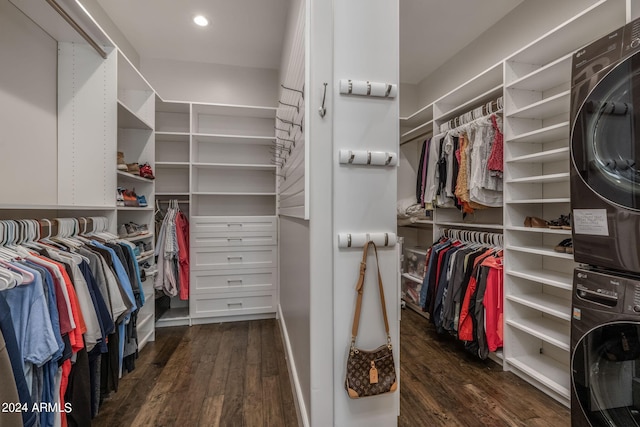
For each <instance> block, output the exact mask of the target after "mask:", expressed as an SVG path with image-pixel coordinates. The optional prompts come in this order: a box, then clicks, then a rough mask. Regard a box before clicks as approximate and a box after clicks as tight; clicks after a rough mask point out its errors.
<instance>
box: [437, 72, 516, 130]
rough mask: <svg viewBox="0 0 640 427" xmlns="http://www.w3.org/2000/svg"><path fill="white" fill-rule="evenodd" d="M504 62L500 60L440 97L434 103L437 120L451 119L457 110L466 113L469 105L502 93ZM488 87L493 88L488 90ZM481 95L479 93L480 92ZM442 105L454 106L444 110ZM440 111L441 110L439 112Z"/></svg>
mask: <svg viewBox="0 0 640 427" xmlns="http://www.w3.org/2000/svg"><path fill="white" fill-rule="evenodd" d="M502 77H503V70H502V62H499V63H497V64H495V65H493V66H491V67H489V68H488V69H486V70H485V71H483V72H482V73H480V74H478V75H477V76H476V77H474V78H472V79H471V80H469V81H467V82H465V83H463V84H461V85H460V86H458V87H457V88H455V89H453V90H452V91H450V92H449V93H447V94H446V95H444V96H442V97H440V98H439V99H438V100H437V101H436V102H434V103H433V105H434V112H433V116H434V119H436V120H449V119H450V118H451V117H447V116H455V115H456V113H457V112H460V113H465V112H466V111H465V109H467V110H468V109H469V106H473V105H477V104H478V103H481V102H482V101H488V100H489V99H491V98H492V97H494V95H495V97H498V96H500V95H502V83H503V78H502ZM487 88H492V89H490V90H487ZM479 93H480V94H481V95H478V94H479ZM442 106H451V107H454V108H453V109H450V110H448V111H446V112H442V110H441V108H442ZM438 111H441V113H440V114H439V113H438Z"/></svg>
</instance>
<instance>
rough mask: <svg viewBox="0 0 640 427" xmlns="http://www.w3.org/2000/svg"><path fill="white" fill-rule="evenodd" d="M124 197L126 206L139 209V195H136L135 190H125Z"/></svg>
mask: <svg viewBox="0 0 640 427" xmlns="http://www.w3.org/2000/svg"><path fill="white" fill-rule="evenodd" d="M122 197H123V198H124V205H125V206H128V207H132V208H139V207H140V204H139V203H138V195H137V194H136V191H135V189H133V190H124V191H123V192H122Z"/></svg>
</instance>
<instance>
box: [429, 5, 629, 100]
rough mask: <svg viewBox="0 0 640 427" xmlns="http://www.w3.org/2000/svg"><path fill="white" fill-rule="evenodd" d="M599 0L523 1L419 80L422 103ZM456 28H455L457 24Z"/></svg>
mask: <svg viewBox="0 0 640 427" xmlns="http://www.w3.org/2000/svg"><path fill="white" fill-rule="evenodd" d="M613 1H624V0H613ZM596 2H597V0H562V1H558V0H535V1H533V0H529V1H524V2H522V3H521V4H520V5H519V6H518V7H516V8H515V9H514V10H512V11H511V12H510V13H508V14H507V15H506V16H505V17H504V18H502V19H501V20H500V21H498V23H496V25H494V26H493V27H491V28H490V29H489V30H487V31H486V32H484V33H483V34H482V35H481V36H480V37H478V38H477V39H476V40H474V41H473V42H472V43H470V44H469V45H467V47H465V48H464V49H462V50H461V51H460V52H458V53H457V54H456V55H455V56H454V57H452V58H451V59H450V60H449V61H447V62H446V63H445V64H443V65H442V66H441V67H439V68H438V69H437V70H435V71H434V72H433V73H431V74H430V75H429V76H426V77H425V79H424V80H422V81H421V82H420V83H419V84H418V107H422V106H424V105H427V104H429V103H430V102H432V101H434V100H436V99H437V98H439V97H440V96H442V95H444V94H446V93H447V92H449V91H451V90H452V89H454V88H455V87H457V86H459V85H460V84H462V83H464V82H465V81H467V80H469V79H470V78H472V77H474V76H475V75H477V74H478V73H480V72H481V71H484V70H486V69H487V68H489V67H490V66H492V65H494V64H496V63H498V62H500V61H501V60H502V59H504V58H506V57H507V56H509V55H510V54H512V53H514V52H515V51H517V50H518V49H520V48H522V47H524V46H525V45H527V44H528V43H530V42H532V41H533V40H535V39H536V38H538V37H540V36H542V35H543V34H545V33H546V32H548V31H549V30H551V29H553V28H555V27H557V26H558V25H560V24H561V23H562V22H564V21H566V20H567V19H569V18H571V17H572V16H574V15H576V14H577V13H579V12H580V11H582V10H584V9H586V8H587V7H589V6H591V5H592V4H594V3H596ZM452 31H455V26H453V27H452ZM443 37H445V35H443Z"/></svg>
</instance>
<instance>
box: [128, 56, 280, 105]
mask: <svg viewBox="0 0 640 427" xmlns="http://www.w3.org/2000/svg"><path fill="white" fill-rule="evenodd" d="M140 72H141V73H142V75H144V76H145V78H146V79H147V80H148V81H149V83H150V84H151V86H153V88H154V89H155V90H156V92H157V93H158V94H159V95H160V96H161V97H162V98H163V99H164V100H170V101H191V102H211V103H220V104H242V105H259V106H265V107H275V106H277V103H278V88H279V84H278V70H269V69H263V68H248V67H234V66H229V65H219V64H206V63H198V62H185V61H172V60H164V59H149V58H142V59H141V60H140Z"/></svg>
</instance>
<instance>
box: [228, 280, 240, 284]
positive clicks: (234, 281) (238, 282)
mask: <svg viewBox="0 0 640 427" xmlns="http://www.w3.org/2000/svg"><path fill="white" fill-rule="evenodd" d="M227 283H228V284H229V285H231V284H236V283H237V284H238V285H242V279H229V280H227Z"/></svg>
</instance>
